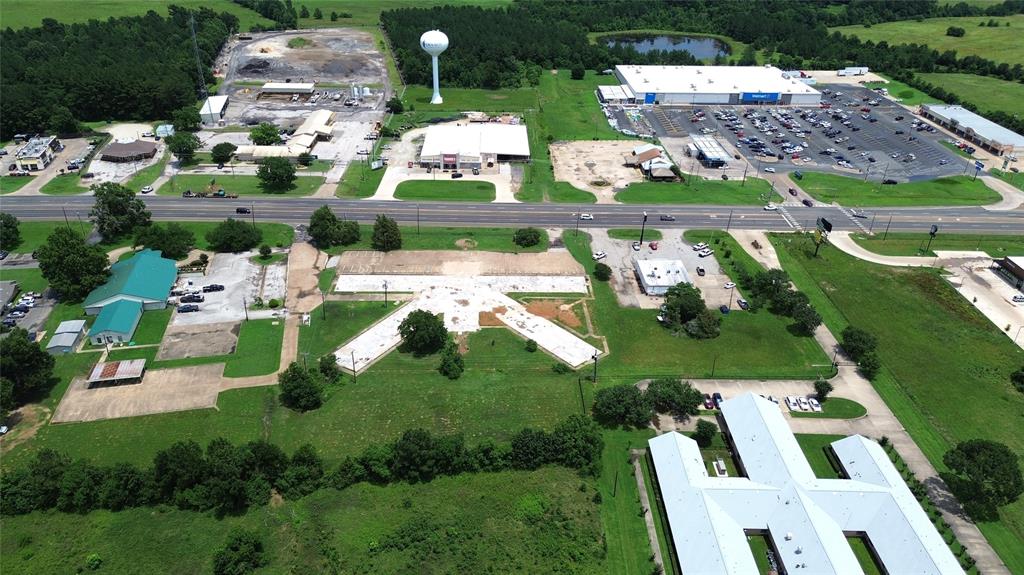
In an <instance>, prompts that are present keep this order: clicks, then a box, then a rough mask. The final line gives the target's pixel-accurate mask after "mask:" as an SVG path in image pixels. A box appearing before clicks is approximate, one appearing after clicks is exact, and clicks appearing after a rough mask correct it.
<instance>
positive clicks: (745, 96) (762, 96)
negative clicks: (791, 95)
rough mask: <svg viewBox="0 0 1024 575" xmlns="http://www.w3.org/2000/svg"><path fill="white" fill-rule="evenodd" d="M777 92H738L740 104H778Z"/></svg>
mask: <svg viewBox="0 0 1024 575" xmlns="http://www.w3.org/2000/svg"><path fill="white" fill-rule="evenodd" d="M778 101H779V93H778V92H740V102H778Z"/></svg>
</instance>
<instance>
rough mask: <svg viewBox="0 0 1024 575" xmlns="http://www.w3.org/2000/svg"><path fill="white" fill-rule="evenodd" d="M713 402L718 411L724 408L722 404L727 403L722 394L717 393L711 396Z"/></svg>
mask: <svg viewBox="0 0 1024 575" xmlns="http://www.w3.org/2000/svg"><path fill="white" fill-rule="evenodd" d="M711 400H712V401H713V402H714V404H715V408H717V409H721V408H722V402H723V401H725V400H724V399H723V398H722V394H721V393H718V392H717V391H716V392H714V393H712V394H711Z"/></svg>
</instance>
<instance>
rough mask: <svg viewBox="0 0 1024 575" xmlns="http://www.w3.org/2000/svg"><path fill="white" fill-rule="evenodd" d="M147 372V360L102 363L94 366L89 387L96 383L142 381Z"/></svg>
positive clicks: (89, 379)
mask: <svg viewBox="0 0 1024 575" xmlns="http://www.w3.org/2000/svg"><path fill="white" fill-rule="evenodd" d="M145 370H146V360H144V359H129V360H125V361H107V362H101V363H97V364H96V365H94V366H93V368H92V371H90V372H89V378H88V379H87V380H86V381H87V382H88V383H89V385H92V384H94V383H103V382H111V381H112V382H123V381H127V380H132V379H141V378H142V374H143V373H144V372H145Z"/></svg>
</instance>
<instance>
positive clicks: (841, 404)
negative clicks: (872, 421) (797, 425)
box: [789, 397, 868, 419]
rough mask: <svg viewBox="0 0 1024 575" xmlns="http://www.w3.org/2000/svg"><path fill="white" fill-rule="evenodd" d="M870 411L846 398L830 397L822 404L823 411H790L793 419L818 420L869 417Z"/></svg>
mask: <svg viewBox="0 0 1024 575" xmlns="http://www.w3.org/2000/svg"><path fill="white" fill-rule="evenodd" d="M867 413H868V410H867V409H866V408H865V407H864V406H863V405H861V404H859V403H857V402H856V401H853V400H852V399H846V398H845V397H830V398H828V400H826V401H824V402H822V404H821V411H790V412H789V414H790V415H792V416H793V417H809V418H812V419H813V418H818V419H857V418H858V417H864V416H865V415H867Z"/></svg>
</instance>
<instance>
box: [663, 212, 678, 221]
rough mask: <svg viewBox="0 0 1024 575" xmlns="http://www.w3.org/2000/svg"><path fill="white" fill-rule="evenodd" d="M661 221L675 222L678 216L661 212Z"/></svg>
mask: <svg viewBox="0 0 1024 575" xmlns="http://www.w3.org/2000/svg"><path fill="white" fill-rule="evenodd" d="M661 221H663V222H674V221H676V217H675V216H673V215H670V214H661Z"/></svg>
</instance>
